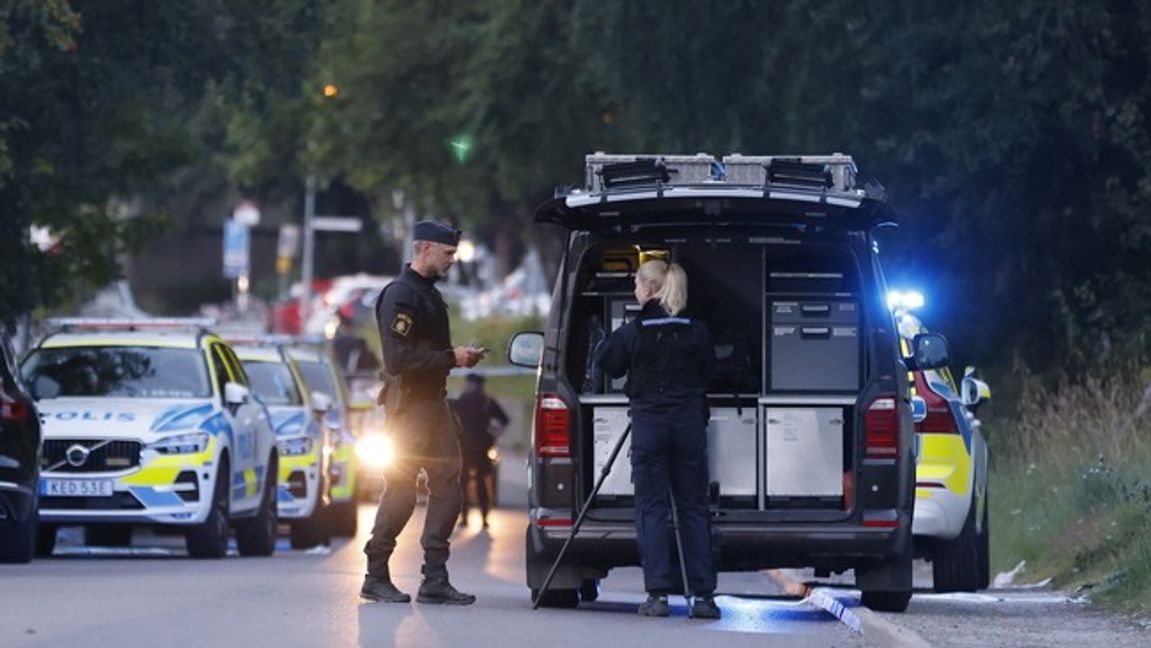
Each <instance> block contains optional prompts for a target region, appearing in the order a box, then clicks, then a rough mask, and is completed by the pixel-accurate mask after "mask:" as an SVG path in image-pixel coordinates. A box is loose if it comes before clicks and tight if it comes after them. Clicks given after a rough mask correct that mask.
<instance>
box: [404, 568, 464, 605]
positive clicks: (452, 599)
mask: <svg viewBox="0 0 1151 648" xmlns="http://www.w3.org/2000/svg"><path fill="white" fill-rule="evenodd" d="M423 572H424V582H423V583H420V591H419V593H418V594H416V601H418V602H420V603H431V604H433V605H471V604H472V603H475V602H476V597H475V596H473V595H471V594H464V593H463V592H461V591H459V590H457V589H456V588H454V587H452V584H451V583H449V582H448V570H447V569H445V568H443V567H437V568H432V569H429V568H427V567H424V568H423Z"/></svg>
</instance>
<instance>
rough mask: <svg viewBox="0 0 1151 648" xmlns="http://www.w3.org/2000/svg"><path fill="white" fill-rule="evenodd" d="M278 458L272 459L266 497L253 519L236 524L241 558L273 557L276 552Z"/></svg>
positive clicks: (237, 543)
mask: <svg viewBox="0 0 1151 648" xmlns="http://www.w3.org/2000/svg"><path fill="white" fill-rule="evenodd" d="M278 474H279V469H278V465H277V463H276V458H275V457H272V460H271V462H269V464H268V470H267V472H266V473H265V478H264V496H263V497H262V498H260V510H259V511H258V512H257V513H256V516H255V517H253V518H248V519H245V520H240V521H238V522H236V549H237V550H238V551H239V552H240V555H241V556H271V555H272V554H273V553H275V552H276V523H277V520H276V475H278Z"/></svg>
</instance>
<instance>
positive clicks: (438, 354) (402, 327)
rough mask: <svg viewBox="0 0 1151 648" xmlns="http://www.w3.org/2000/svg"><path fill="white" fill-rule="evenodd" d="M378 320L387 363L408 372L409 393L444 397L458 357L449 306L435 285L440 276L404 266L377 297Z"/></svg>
mask: <svg viewBox="0 0 1151 648" xmlns="http://www.w3.org/2000/svg"><path fill="white" fill-rule="evenodd" d="M376 321H377V322H379V326H380V344H381V345H382V346H383V351H384V369H385V370H386V371H388V372H389V373H392V374H395V375H398V376H402V377H403V379H404V391H405V392H406V398H408V399H411V400H429V399H442V398H443V397H444V395H445V392H444V386H445V385H446V383H447V378H448V372H450V371H451V370H452V367H454V366H455V364H456V357H455V354H454V353H453V351H452V341H451V333H450V331H449V328H448V307H447V305H446V304H444V298H443V297H442V296H441V295H440V291H439V290H436V286H435V280H434V279H426V278H424V277H423V276H421V275H420V274H419V273H418V272H416V271H415V270H412V268H411V266H405V267H404V271H403V272H401V273H400V276H398V277H396V279H395V280H394V281H392V282H391V283H389V284H388V285H387V286H385V287H384V290H383V291H382V292H381V293H380V296H379V298H377V299H376Z"/></svg>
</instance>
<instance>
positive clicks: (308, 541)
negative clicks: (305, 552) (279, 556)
mask: <svg viewBox="0 0 1151 648" xmlns="http://www.w3.org/2000/svg"><path fill="white" fill-rule="evenodd" d="M327 510H328V507H327V506H326V505H325V504H324V500H323V499H322V498H321V499H320V501H318V502H316V508H315V510H313V511H312V514H311V515H309V516H308V517H306V518H304V519H302V520H296V521H295V522H292V528H291V534H290V536H289V539H290V541H291V544H292V548H293V549H311V548H312V547H315V546H317V545H326V544H328V542H329V541H330V540H331V532H330V531H329V529H328V513H327Z"/></svg>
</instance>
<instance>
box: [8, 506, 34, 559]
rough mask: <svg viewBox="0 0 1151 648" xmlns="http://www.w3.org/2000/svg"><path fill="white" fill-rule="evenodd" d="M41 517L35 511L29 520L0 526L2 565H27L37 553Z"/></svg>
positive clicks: (29, 516)
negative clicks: (37, 532)
mask: <svg viewBox="0 0 1151 648" xmlns="http://www.w3.org/2000/svg"><path fill="white" fill-rule="evenodd" d="M38 519H39V516H38V515H37V514H36V512H35V511H34V510H33V512H32V513H30V514H29V515H28V519H27V520H24V521H23V522H17V523H15V524H13V523H8V524H0V563H26V562H30V561H31V560H32V556H33V554H36V553H38V552H37V551H36V549H37V544H36V527H37V526H38V525H37V520H38Z"/></svg>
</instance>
